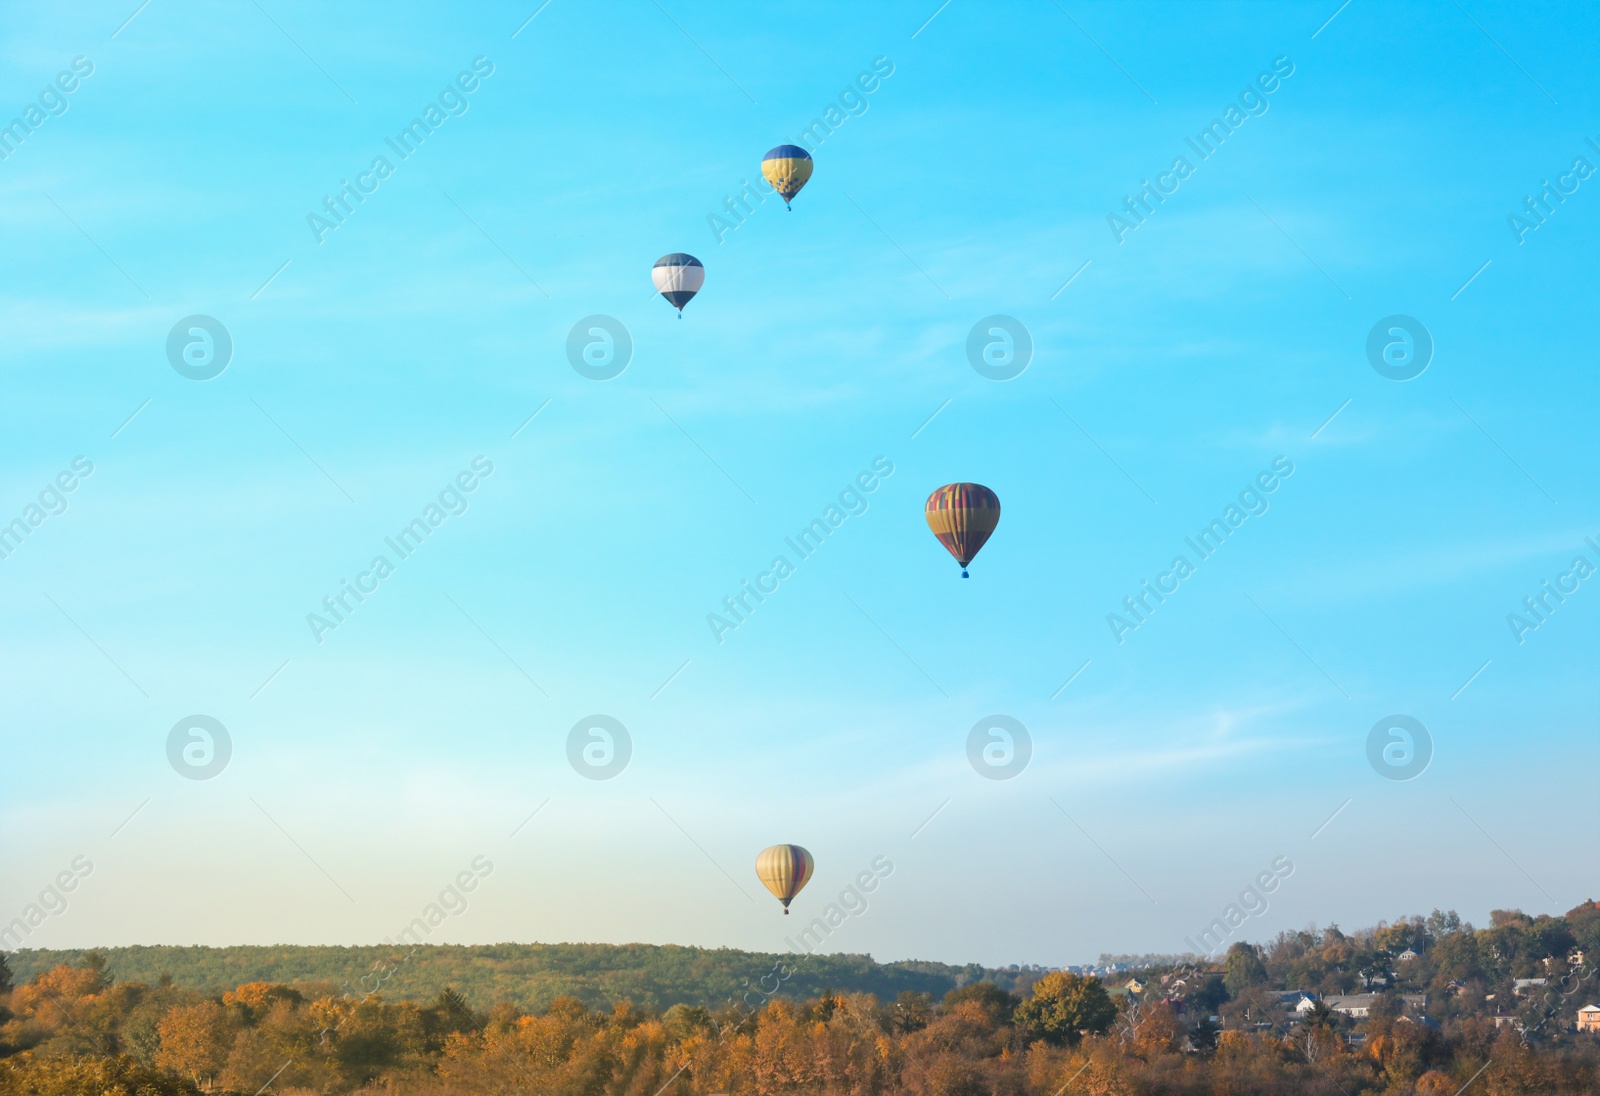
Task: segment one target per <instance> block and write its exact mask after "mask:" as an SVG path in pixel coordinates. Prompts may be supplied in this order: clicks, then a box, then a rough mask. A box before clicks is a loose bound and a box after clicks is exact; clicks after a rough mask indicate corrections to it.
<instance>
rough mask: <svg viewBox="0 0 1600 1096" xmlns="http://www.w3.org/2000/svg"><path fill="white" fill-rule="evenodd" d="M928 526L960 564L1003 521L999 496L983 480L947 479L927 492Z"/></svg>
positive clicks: (969, 558)
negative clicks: (975, 481) (939, 486)
mask: <svg viewBox="0 0 1600 1096" xmlns="http://www.w3.org/2000/svg"><path fill="white" fill-rule="evenodd" d="M925 516H926V517H927V519H928V528H929V529H932V530H933V535H934V536H936V537H938V538H939V543H940V544H942V545H944V546H945V549H946V550H947V551H948V552H949V553H950V554H951V555H952V556H955V557H956V562H957V563H959V564H961V577H962V578H966V577H967V564H969V563H971V562H972V557H974V556H976V555H977V554H978V549H980V548H982V547H983V546H984V543H985V542H986V541H988V539H989V534H990V533H993V532H994V527H995V526H996V525H999V524H1000V499H999V497H998V496H997V495H996V494H995V493H994V492H993V491H991V490H989V489H988V488H987V487H985V486H983V484H981V483H947V484H945V485H944V486H943V487H941V488H939V489H938V490H937V491H935V492H934V493H933V494H931V495H929V496H928V509H927V513H926V515H925Z"/></svg>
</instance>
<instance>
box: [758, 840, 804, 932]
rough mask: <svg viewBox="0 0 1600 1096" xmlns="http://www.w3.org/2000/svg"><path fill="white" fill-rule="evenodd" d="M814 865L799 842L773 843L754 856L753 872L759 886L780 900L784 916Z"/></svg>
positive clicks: (786, 914)
mask: <svg viewBox="0 0 1600 1096" xmlns="http://www.w3.org/2000/svg"><path fill="white" fill-rule="evenodd" d="M815 867H816V862H815V861H814V860H812V859H811V854H810V853H808V852H806V850H805V849H802V848H801V847H800V846H799V845H773V846H772V847H771V848H770V849H762V850H761V854H760V855H759V856H757V857H756V875H757V876H758V877H760V879H761V884H762V886H764V887H766V888H767V889H768V890H769V891H771V892H772V894H773V897H775V898H776V899H777V900H778V901H780V902H782V903H783V912H784V916H788V914H789V903H790V902H792V901H793V900H794V896H795V895H797V894H799V893H800V888H801V887H803V886H805V885H806V882H807V881H808V880H809V879H810V878H811V872H812V870H813V869H814V868H815Z"/></svg>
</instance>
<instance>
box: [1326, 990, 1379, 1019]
mask: <svg viewBox="0 0 1600 1096" xmlns="http://www.w3.org/2000/svg"><path fill="white" fill-rule="evenodd" d="M1382 997H1383V994H1381V993H1347V994H1339V995H1331V996H1329V997H1328V1002H1327V1003H1328V1007H1329V1008H1331V1009H1332V1010H1333V1011H1334V1012H1342V1013H1344V1014H1345V1015H1346V1016H1354V1017H1356V1018H1357V1019H1364V1018H1365V1017H1366V1015H1367V1013H1369V1012H1371V1011H1372V1006H1373V1005H1375V1004H1377V1003H1378V1001H1379V1000H1380V999H1382Z"/></svg>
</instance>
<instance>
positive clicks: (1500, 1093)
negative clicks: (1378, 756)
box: [0, 902, 1600, 1096]
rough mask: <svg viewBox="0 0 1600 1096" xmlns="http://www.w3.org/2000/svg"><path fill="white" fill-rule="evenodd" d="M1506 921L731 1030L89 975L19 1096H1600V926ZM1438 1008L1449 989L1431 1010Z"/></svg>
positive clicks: (656, 1013)
mask: <svg viewBox="0 0 1600 1096" xmlns="http://www.w3.org/2000/svg"><path fill="white" fill-rule="evenodd" d="M1491 920H1492V924H1491V925H1490V927H1489V928H1486V929H1474V928H1473V927H1472V926H1470V925H1466V924H1463V923H1462V922H1461V921H1460V919H1459V918H1458V917H1456V916H1455V915H1453V914H1449V913H1439V912H1437V911H1436V912H1435V914H1434V915H1433V916H1431V917H1426V918H1405V919H1402V920H1401V921H1398V922H1396V923H1395V924H1393V925H1380V926H1378V927H1376V928H1373V929H1366V930H1361V931H1357V932H1351V933H1345V932H1343V931H1341V930H1339V929H1338V928H1336V927H1331V926H1330V927H1329V928H1327V929H1325V930H1321V931H1317V930H1307V931H1305V932H1303V933H1285V934H1282V935H1280V936H1279V937H1278V938H1277V939H1276V940H1274V941H1271V942H1269V943H1268V944H1266V945H1261V946H1257V945H1252V944H1246V943H1239V944H1235V945H1234V946H1233V947H1232V948H1230V949H1229V951H1228V952H1227V954H1226V956H1224V957H1222V961H1220V962H1190V961H1185V962H1179V963H1174V964H1172V965H1170V966H1167V967H1162V968H1152V969H1148V970H1145V971H1143V972H1140V973H1139V974H1138V975H1137V976H1134V977H1130V976H1125V975H1119V976H1117V978H1116V979H1115V980H1114V982H1115V984H1112V985H1110V986H1107V985H1104V984H1102V983H1101V982H1100V981H1099V980H1098V979H1096V978H1092V977H1085V976H1080V975H1078V974H1074V973H1071V972H1066V971H1057V972H1051V973H1046V974H1043V975H1042V977H1040V976H1038V972H1037V971H1035V972H1032V975H1031V977H1036V979H1037V980H1035V981H1031V983H1030V985H1029V987H1028V989H1027V990H1026V991H1025V992H1022V993H1012V992H1009V991H1008V990H1006V989H1005V988H1002V987H1001V986H999V985H997V984H995V983H994V982H993V981H981V980H980V981H974V982H969V983H967V984H964V985H961V986H959V987H956V988H953V989H950V990H948V991H946V992H944V993H942V994H940V995H937V996H936V995H934V994H932V993H930V992H927V991H921V990H901V991H899V992H898V993H896V994H895V995H894V996H893V997H879V996H876V995H873V994H870V993H863V992H841V991H838V990H830V991H826V992H819V993H814V994H813V993H809V992H808V993H804V994H802V993H798V992H796V991H795V986H797V985H798V984H799V981H798V980H799V978H800V977H801V972H802V971H803V970H805V969H806V968H807V967H809V966H811V965H813V964H816V963H818V962H819V961H820V960H821V958H822V957H811V956H798V955H789V956H782V957H771V958H773V961H772V963H771V964H770V965H768V964H766V963H765V959H766V958H768V957H763V959H762V960H761V961H760V962H759V963H757V964H756V965H755V968H754V975H753V976H750V977H748V979H747V981H744V982H742V983H741V985H742V987H743V996H742V998H739V997H736V998H732V999H725V1000H724V1002H723V1003H721V1004H718V1005H716V1006H714V1007H706V1006H703V1005H698V1004H685V1003H675V1004H672V1005H670V1006H667V1007H664V1008H658V1007H653V1006H645V1005H641V1004H638V1003H635V1002H631V1001H628V1000H613V1001H611V1002H610V1003H608V1004H607V1005H605V1006H604V1007H599V1008H596V1007H592V1006H591V1005H590V1004H587V1003H585V1002H584V1001H581V1000H578V999H576V998H574V997H571V996H558V997H556V998H554V999H552V1000H550V1001H548V1002H546V1003H544V1004H542V1005H541V1006H539V1007H536V1008H524V1007H520V1006H517V1005H513V1004H511V1003H508V1002H503V1001H502V1002H500V1003H497V1004H493V1005H490V1006H487V1007H478V1006H474V1005H473V1004H472V1003H471V1002H469V1001H467V1000H466V999H465V998H464V996H463V995H462V994H461V993H460V992H458V991H456V990H454V989H450V988H445V989H441V990H439V991H437V992H436V993H435V994H434V995H433V996H432V997H430V998H428V999H426V1000H422V999H417V1000H399V999H391V998H390V997H389V996H388V995H387V994H385V993H381V992H380V993H377V994H354V993H351V992H349V991H347V990H341V989H340V987H339V986H337V985H334V984H332V983H328V982H322V983H318V982H314V981H304V982H298V983H295V984H285V983H275V982H268V981H253V982H247V983H244V984H240V985H237V986H234V987H231V988H229V989H226V990H223V991H221V992H207V991H201V990H196V989H192V988H186V987H183V986H181V985H178V984H177V983H176V980H175V979H170V978H161V977H159V976H158V977H157V978H156V979H155V980H154V981H153V982H145V981H129V980H121V979H118V978H116V977H113V973H112V966H111V963H110V960H109V959H108V957H107V956H106V955H103V954H99V953H88V954H86V955H85V956H83V957H82V959H81V960H80V961H77V962H74V963H71V964H62V965H58V966H56V967H53V968H51V969H49V970H46V971H43V972H41V973H38V974H36V975H34V976H33V977H32V978H30V979H28V980H27V981H25V982H19V984H18V985H16V986H15V987H14V988H13V987H10V986H9V985H8V984H7V982H6V975H7V971H6V969H5V967H4V966H3V965H0V1096H24V1094H26V1096H82V1094H86V1093H92V1094H94V1096H195V1094H196V1093H198V1092H201V1091H207V1092H211V1093H215V1094H228V1096H233V1094H239V1096H249V1094H259V1093H262V1092H264V1091H265V1092H271V1093H274V1094H277V1096H307V1094H310V1093H318V1094H326V1096H353V1094H361V1096H379V1094H380V1093H381V1094H383V1096H445V1094H447V1093H451V1094H455V1096H464V1094H471V1096H502V1094H503V1096H511V1094H512V1093H538V1094H540V1096H711V1094H714V1093H727V1094H729V1096H900V1094H907V1096H1158V1094H1171V1096H1280V1094H1285V1096H1286V1094H1289V1093H1304V1092H1329V1093H1336V1092H1343V1093H1344V1094H1345V1096H1378V1094H1383V1096H1455V1094H1457V1093H1459V1092H1460V1091H1462V1090H1463V1089H1464V1088H1467V1086H1470V1088H1467V1091H1469V1092H1470V1093H1471V1094H1472V1096H1508V1094H1511V1093H1518V1094H1521V1093H1540V1094H1548V1096H1579V1094H1586V1096H1592V1094H1593V1093H1596V1092H1600V1039H1597V1038H1596V1037H1595V1036H1592V1035H1586V1034H1580V1033H1576V1032H1574V1031H1573V1030H1572V1017H1573V1016H1574V1014H1575V1012H1576V1009H1577V1008H1578V1007H1580V1006H1581V1005H1582V1004H1585V1003H1588V999H1589V998H1590V997H1592V996H1594V994H1595V991H1596V988H1597V979H1596V971H1595V965H1594V958H1595V955H1594V954H1593V953H1592V952H1591V951H1590V949H1595V950H1596V951H1600V938H1597V937H1596V935H1595V932H1596V930H1597V928H1600V907H1597V906H1596V905H1595V903H1592V902H1590V903H1585V904H1584V905H1583V906H1580V907H1579V908H1578V909H1576V910H1573V911H1571V912H1570V913H1569V914H1567V915H1566V916H1565V917H1559V918H1546V917H1527V916H1525V915H1523V914H1520V913H1518V912H1516V911H1497V912H1496V913H1495V914H1494V915H1493V916H1492V918H1491ZM682 950H690V949H682ZM1408 951H1409V952H1414V953H1415V955H1414V957H1413V956H1411V955H1407V956H1406V957H1405V958H1403V959H1402V958H1400V956H1401V955H1402V954H1405V953H1407V952H1408ZM1541 951H1543V952H1545V953H1544V954H1539V953H1540V952H1541ZM1579 952H1585V953H1586V954H1585V955H1584V956H1583V958H1582V959H1581V960H1578V961H1576V962H1575V961H1574V960H1575V958H1576V956H1577V953H1579ZM710 954H713V955H715V954H718V953H710ZM420 955H421V953H418V956H415V957H413V958H416V957H420ZM827 958H828V959H830V960H839V961H842V962H846V964H847V967H846V969H849V968H848V962H849V957H844V956H831V957H827ZM1558 968H1559V969H1560V973H1559V974H1556V973H1554V972H1556V971H1557V969H1558ZM746 969H750V968H746ZM952 969H959V968H952ZM1537 970H1543V971H1549V972H1552V973H1551V974H1549V975H1540V974H1529V973H1527V972H1529V971H1537ZM1462 976H1465V977H1462ZM1530 977H1545V978H1546V983H1545V985H1544V986H1542V987H1538V988H1539V989H1540V990H1542V992H1540V993H1530V992H1527V991H1528V990H1529V989H1530V988H1531V987H1529V986H1526V985H1524V986H1523V987H1521V988H1522V989H1523V990H1524V992H1523V993H1521V994H1518V993H1517V988H1518V987H1517V986H1516V985H1515V983H1514V982H1512V983H1511V984H1510V985H1509V986H1508V987H1507V988H1505V989H1503V990H1502V988H1501V986H1502V984H1503V983H1504V982H1505V980H1508V979H1518V978H1521V979H1526V978H1530ZM1380 978H1381V979H1383V982H1381V983H1380V982H1377V979H1380ZM1305 979H1311V980H1315V981H1316V983H1317V984H1315V985H1307V984H1303V980H1305ZM1351 981H1354V982H1356V983H1358V984H1361V985H1363V986H1366V988H1371V985H1377V986H1379V987H1380V988H1378V989H1377V990H1376V996H1375V997H1374V998H1373V999H1372V1000H1371V1008H1370V1011H1369V1014H1368V1015H1366V1016H1364V1017H1360V1018H1355V1017H1351V1016H1346V1015H1341V1014H1340V1013H1338V1012H1336V1011H1333V1010H1331V1009H1330V1008H1329V1007H1328V1006H1327V1003H1326V1002H1323V1003H1319V1004H1318V1005H1317V1006H1316V1007H1314V1008H1311V1009H1309V1010H1305V1011H1297V1010H1295V1009H1294V1008H1293V1007H1291V1004H1290V1002H1289V1001H1287V1000H1286V995H1285V992H1284V991H1287V990H1296V989H1299V990H1308V991H1311V992H1316V993H1321V994H1327V993H1331V992H1333V991H1335V990H1346V989H1353V988H1358V987H1357V986H1352V985H1349V984H1348V983H1350V982H1351ZM1297 983H1299V984H1297ZM1423 985H1426V986H1428V987H1439V988H1438V989H1437V991H1436V990H1435V989H1432V988H1428V989H1423V990H1421V992H1422V993H1423V994H1425V1003H1424V1004H1422V1005H1420V1006H1418V1005H1417V1004H1415V1000H1416V996H1415V993H1414V992H1413V991H1415V990H1417V989H1418V987H1419V986H1423ZM1502 993H1504V994H1505V995H1506V996H1505V997H1504V998H1502V996H1501V994H1502Z"/></svg>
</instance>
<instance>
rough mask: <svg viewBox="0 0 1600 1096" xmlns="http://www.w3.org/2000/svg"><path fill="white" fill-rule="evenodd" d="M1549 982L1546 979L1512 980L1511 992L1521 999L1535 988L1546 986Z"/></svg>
mask: <svg viewBox="0 0 1600 1096" xmlns="http://www.w3.org/2000/svg"><path fill="white" fill-rule="evenodd" d="M1549 981H1550V980H1549V979H1548V978H1514V979H1512V981H1511V992H1512V993H1514V994H1516V995H1517V996H1518V997H1521V996H1522V995H1523V994H1524V993H1527V992H1528V991H1529V990H1531V989H1533V988H1534V987H1535V986H1543V985H1546V984H1548V983H1549Z"/></svg>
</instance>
